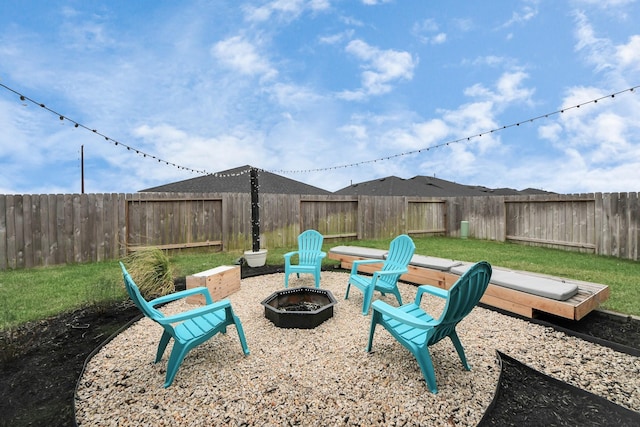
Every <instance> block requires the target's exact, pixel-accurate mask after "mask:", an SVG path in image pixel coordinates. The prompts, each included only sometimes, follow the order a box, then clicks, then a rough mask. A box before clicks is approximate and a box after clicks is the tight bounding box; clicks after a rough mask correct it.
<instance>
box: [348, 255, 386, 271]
mask: <svg viewBox="0 0 640 427" xmlns="http://www.w3.org/2000/svg"><path fill="white" fill-rule="evenodd" d="M360 264H384V260H383V259H357V260H355V261H353V262H352V263H351V274H357V273H358V266H359V265H360Z"/></svg>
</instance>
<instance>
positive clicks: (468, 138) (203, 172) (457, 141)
mask: <svg viewBox="0 0 640 427" xmlns="http://www.w3.org/2000/svg"><path fill="white" fill-rule="evenodd" d="M0 87H2V88H4V89H6V90H8V91H9V92H13V93H14V94H16V95H18V96H19V97H20V101H22V102H24V101H29V102H31V103H32V104H34V105H38V106H39V107H41V108H43V109H45V110H47V111H49V112H50V113H53V114H55V115H56V116H58V118H59V119H60V120H61V121H64V120H67V121H69V122H71V123H73V126H74V128H78V127H81V128H83V129H85V130H88V131H90V132H92V133H95V134H96V135H100V136H102V137H103V138H104V139H105V141H111V142H113V143H114V145H115V146H122V147H125V148H126V149H127V150H128V151H131V150H133V151H135V153H136V155H141V156H142V157H143V158H146V157H150V158H151V159H154V160H157V161H158V162H159V163H164V164H165V165H167V166H173V167H176V168H178V169H182V170H186V171H190V172H193V173H198V174H201V175H211V176H214V177H218V178H226V177H234V176H240V175H244V174H247V173H249V172H250V170H251V169H246V170H242V171H239V172H236V173H231V174H230V173H226V174H220V173H217V172H214V173H211V172H207V171H206V170H198V169H192V168H189V167H186V166H180V165H177V164H175V163H171V162H169V161H167V160H163V159H161V158H159V157H157V156H155V155H153V154H149V153H146V152H144V151H142V150H139V149H136V148H134V147H131V146H129V145H127V144H124V143H122V142H120V141H118V140H115V139H113V138H111V137H109V136H107V135H104V134H102V133H100V132H98V130H97V129H91V128H89V127H87V126H85V125H83V124H82V123H79V122H77V121H75V120H72V119H70V118H69V117H67V116H65V115H63V114H60V113H58V112H56V111H54V110H52V109H51V108H49V107H47V106H45V104H43V103H39V102H37V101H35V100H33V99H31V98H29V97H28V96H26V95H23V94H21V93H20V92H18V91H16V90H14V89H12V88H10V87H9V86H7V85H5V84H3V83H0ZM639 87H640V85H637V86H633V87H630V88H628V89H624V90H621V91H618V92H615V93H611V94H608V95H605V96H601V97H600V98H596V99H592V100H590V101H586V102H582V103H580V104H576V105H572V106H569V107H564V108H561V109H559V110H556V111H553V112H551V113H546V114H543V115H540V116H537V117H533V118H530V119H527V120H522V121H519V122H515V123H512V124H509V125H503V126H501V127H498V128H495V129H491V130H487V131H485V132H482V133H480V134H477V135H472V136H466V137H463V138H459V139H455V140H451V141H446V142H442V143H440V144H436V145H432V146H429V147H423V148H419V149H417V150H411V151H406V152H403V153H398V154H393V155H390V156H386V157H380V158H376V159H371V160H363V161H360V162H354V163H347V164H344V165H337V166H331V167H323V168H315V169H304V170H284V169H281V170H265V169H260V168H256V169H257V170H258V171H261V172H270V173H280V174H294V173H309V172H325V171H330V170H336V169H345V168H352V167H356V166H363V165H367V164H371V163H376V162H378V161H387V160H392V159H396V158H398V157H403V156H409V155H413V154H417V153H422V152H423V151H426V152H428V151H429V150H432V149H436V148H442V147H448V146H449V145H450V144H460V143H463V142H470V141H471V140H472V139H475V138H480V137H482V136H483V135H485V134H487V133H494V132H499V131H502V130H505V129H509V128H512V127H519V126H520V125H521V124H525V123H527V122H529V123H533V122H534V121H537V120H540V119H548V118H549V117H550V116H554V115H558V114H564V113H565V111H568V110H572V109H574V108H576V109H577V108H580V107H581V106H583V105H588V104H597V103H598V101H601V100H603V99H607V98H611V99H615V97H616V95H620V94H622V93H625V92H631V93H633V92H634V91H635V89H637V88H639ZM23 105H26V104H23Z"/></svg>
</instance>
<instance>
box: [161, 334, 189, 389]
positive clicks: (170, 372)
mask: <svg viewBox="0 0 640 427" xmlns="http://www.w3.org/2000/svg"><path fill="white" fill-rule="evenodd" d="M188 352H189V348H188V347H187V346H186V345H184V344H181V343H178V342H177V341H176V342H175V343H174V344H173V350H172V351H171V356H169V363H167V378H166V380H165V382H164V387H165V388H167V387H169V386H170V385H171V383H172V382H173V379H174V378H175V377H176V374H177V373H178V368H180V365H181V364H182V361H183V360H184V357H185V356H186V355H187V353H188Z"/></svg>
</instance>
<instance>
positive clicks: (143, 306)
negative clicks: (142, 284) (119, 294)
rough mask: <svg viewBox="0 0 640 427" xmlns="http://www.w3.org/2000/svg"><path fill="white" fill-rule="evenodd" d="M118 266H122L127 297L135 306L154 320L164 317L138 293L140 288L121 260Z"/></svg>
mask: <svg viewBox="0 0 640 427" xmlns="http://www.w3.org/2000/svg"><path fill="white" fill-rule="evenodd" d="M120 267H121V268H122V274H123V276H124V285H125V288H126V289H127V293H128V294H129V297H130V298H131V300H132V301H133V303H134V304H135V305H136V307H138V308H139V309H140V311H142V313H143V314H144V315H145V316H147V317H148V318H150V319H153V320H156V319H159V318H162V317H164V315H163V314H162V313H161V312H160V311H159V310H156V309H155V308H153V307H152V306H151V305H150V304H149V303H148V302H147V300H146V299H144V297H143V296H142V293H140V288H138V285H136V283H135V282H134V281H133V278H132V277H131V275H130V274H129V272H128V271H127V270H126V268H125V266H124V264H122V262H121V263H120Z"/></svg>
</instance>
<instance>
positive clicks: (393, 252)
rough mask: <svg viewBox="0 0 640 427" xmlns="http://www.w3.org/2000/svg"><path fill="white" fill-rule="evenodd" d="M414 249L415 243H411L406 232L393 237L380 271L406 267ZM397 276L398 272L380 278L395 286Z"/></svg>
mask: <svg viewBox="0 0 640 427" xmlns="http://www.w3.org/2000/svg"><path fill="white" fill-rule="evenodd" d="M415 251H416V245H415V244H414V243H413V240H412V239H411V237H409V236H407V235H406V234H401V235H399V236H398V237H396V238H395V239H393V240H392V241H391V244H390V245H389V252H388V253H387V257H386V259H385V261H384V264H383V265H382V271H390V270H402V269H406V268H407V265H409V262H410V261H411V258H412V257H413V254H414V253H415ZM399 277H400V274H395V275H389V276H382V277H381V278H380V280H381V281H383V282H385V283H389V284H392V285H393V286H395V283H396V282H397V281H398V279H399Z"/></svg>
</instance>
